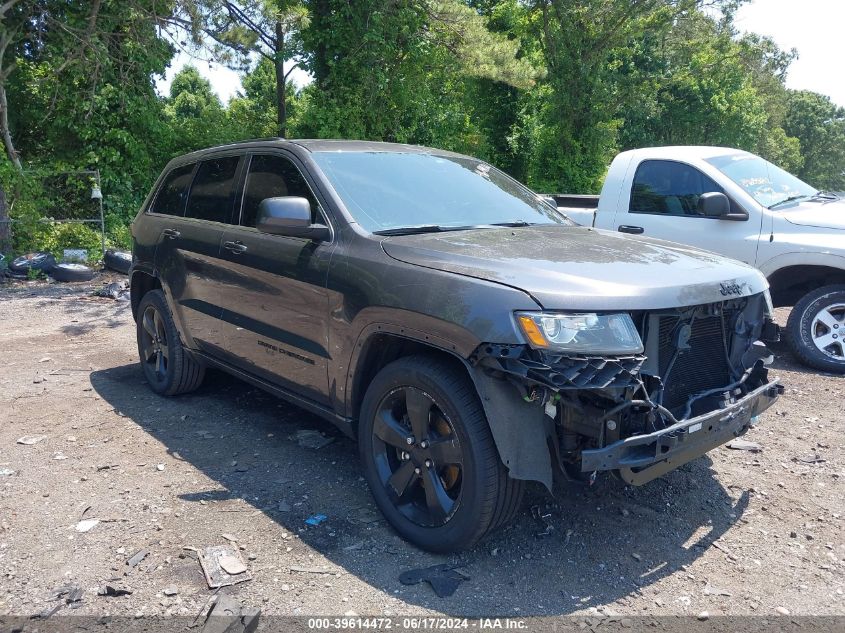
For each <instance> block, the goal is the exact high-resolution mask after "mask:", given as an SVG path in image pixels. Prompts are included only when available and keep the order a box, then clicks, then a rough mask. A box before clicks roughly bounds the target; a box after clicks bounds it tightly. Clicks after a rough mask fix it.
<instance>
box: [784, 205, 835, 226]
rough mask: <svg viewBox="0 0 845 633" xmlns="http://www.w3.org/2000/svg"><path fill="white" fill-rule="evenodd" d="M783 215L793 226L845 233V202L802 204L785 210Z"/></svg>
mask: <svg viewBox="0 0 845 633" xmlns="http://www.w3.org/2000/svg"><path fill="white" fill-rule="evenodd" d="M781 215H782V216H783V219H784V220H786V221H787V222H789V223H791V224H798V225H800V226H814V227H816V228H820V229H835V230H839V231H845V200H841V199H840V200H836V201H834V202H802V203H800V204H798V205H796V206H794V207H787V208H784V209H783V210H782V211H781Z"/></svg>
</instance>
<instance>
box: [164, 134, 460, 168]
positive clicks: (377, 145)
mask: <svg viewBox="0 0 845 633" xmlns="http://www.w3.org/2000/svg"><path fill="white" fill-rule="evenodd" d="M290 145H297V146H299V147H301V148H303V149H305V150H307V151H309V152H395V153H401V154H433V155H436V156H461V154H456V153H454V152H450V151H447V150H442V149H436V148H433V147H423V146H421V145H406V144H404V143H384V142H381V141H356V140H341V139H284V138H262V139H252V140H246V141H238V142H237V143H227V144H226V145H217V146H215V147H209V148H206V149H201V150H197V151H195V152H191V153H190V154H185V155H184V156H180V157H179V161H180V162H181V161H182V160H183V159H194V160H196V159H199V158H201V157H202V156H204V155H205V154H208V153H211V152H216V151H219V150H225V149H234V150H237V149H250V148H252V149H254V148H261V147H285V146H290Z"/></svg>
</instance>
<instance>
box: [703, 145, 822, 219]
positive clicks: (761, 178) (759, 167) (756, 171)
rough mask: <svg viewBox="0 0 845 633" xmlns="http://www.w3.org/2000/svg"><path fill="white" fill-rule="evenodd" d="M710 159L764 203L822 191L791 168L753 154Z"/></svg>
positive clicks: (771, 203) (770, 204)
mask: <svg viewBox="0 0 845 633" xmlns="http://www.w3.org/2000/svg"><path fill="white" fill-rule="evenodd" d="M707 162H708V163H710V164H711V165H713V166H714V167H715V168H716V169H718V170H719V171H721V172H722V173H723V174H725V176H727V177H728V178H730V179H731V180H733V181H734V182H735V183H736V184H738V185H739V186H740V187H742V188H743V189H745V191H747V192H748V193H749V194H751V196H752V197H753V198H754V199H755V200H756V201H757V202H759V203H760V204H762V205H763V206H764V207H772V206H775V205H777V204H780V203H781V202H786V201H787V200H798V199H800V198H812V197H813V196H815V195H816V194H817V193H818V191H817V190H816V189H815V188H814V187H811V186H810V185H808V184H807V183H806V182H804V181H803V180H800V179H799V178H796V177H795V176H793V175H792V174H790V173H789V172H788V171H784V170H783V169H781V168H780V167H778V166H777V165H773V164H772V163H770V162H769V161H767V160H764V159H762V158H760V157H759V156H754V155H753V154H730V155H727V156H717V157H715V158H708V159H707Z"/></svg>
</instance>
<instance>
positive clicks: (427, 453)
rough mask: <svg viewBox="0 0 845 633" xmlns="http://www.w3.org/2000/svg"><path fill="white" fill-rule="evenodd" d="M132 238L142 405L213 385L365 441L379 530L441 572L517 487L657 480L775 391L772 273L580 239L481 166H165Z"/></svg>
mask: <svg viewBox="0 0 845 633" xmlns="http://www.w3.org/2000/svg"><path fill="white" fill-rule="evenodd" d="M132 236H133V263H132V269H131V298H132V302H131V305H132V312H133V315H134V317H135V320H136V325H137V328H136V329H137V343H138V353H139V356H140V361H141V367H142V368H143V372H144V376H145V378H146V380H147V383H148V384H149V386H150V388H151V389H152V390H153V391H154V392H156V393H158V394H161V395H164V396H174V395H177V394H180V393H186V392H189V391H191V390H193V389H196V388H197V387H199V385H200V384H201V382H202V380H203V374H204V372H205V369H206V368H207V367H214V368H218V369H222V370H224V371H226V372H229V373H230V374H232V375H234V376H238V377H240V378H242V379H243V380H246V381H248V382H250V383H252V384H254V385H257V386H258V387H261V388H262V389H265V390H267V391H269V392H271V393H274V394H276V395H278V396H280V397H282V398H285V399H287V400H289V401H291V402H293V403H295V404H297V405H299V406H300V407H303V408H305V409H307V410H309V411H312V412H313V413H316V414H317V415H320V416H323V417H325V418H326V419H328V420H330V421H331V422H333V423H334V424H336V425H337V426H338V428H340V429H341V430H342V431H343V432H344V433H346V434H348V435H349V436H350V437H352V438H357V439H358V450H359V456H360V459H361V463H362V472H363V475H364V477H365V478H366V480H367V482H368V484H369V486H370V489H371V491H372V493H373V497H374V499H375V502H376V504H377V505H378V507H379V508H380V510H381V511H382V512H383V513H384V515H385V517H386V518H387V520H388V521H389V523H390V524H391V525H392V526H393V527H394V528H395V529H396V530H397V531H398V532H399V533H400V534H401V535H402V536H404V537H405V538H407V539H409V540H410V541H412V542H414V543H415V544H417V545H419V546H420V547H423V548H426V549H429V550H432V551H439V552H449V551H455V550H459V549H463V548H467V547H470V546H471V545H473V544H474V543H475V542H476V541H478V540H479V539H480V538H481V537H483V536H484V535H485V534H486V533H487V532H489V531H490V530H493V529H495V528H497V527H499V526H501V525H504V524H505V523H507V522H508V520H509V519H510V518H511V517H512V516H513V515H514V513H515V512H516V511H517V510H518V509H519V506H520V500H521V498H522V492H523V488H524V484H525V482H526V481H538V482H542V484H544V485H545V486H546V487H547V488H548V489H549V490H552V489H553V487H554V486H555V485H556V483H557V484H559V483H560V482H562V481H563V480H565V479H566V478H575V479H581V478H584V479H588V480H589V479H591V478H593V477H595V476H596V475H597V473H599V472H605V471H610V472H616V473H618V474H619V475H620V476H621V477H622V478H623V479H624V480H625V481H627V482H628V483H630V484H633V485H640V484H644V483H646V482H648V481H651V480H652V479H654V478H656V477H659V476H661V475H663V474H665V473H667V472H669V471H670V470H673V469H675V468H677V467H679V466H680V465H682V464H684V463H686V462H688V461H689V460H691V459H693V458H695V457H698V456H700V455H702V454H703V453H705V452H706V451H708V450H711V449H712V448H715V447H716V446H719V445H720V444H723V443H724V442H726V441H728V440H730V439H732V438H734V437H736V436H738V435H741V434H743V433H744V432H745V431H747V430H748V429H749V428H750V426H751V425H752V424H754V422H755V420H756V419H757V416H759V415H760V414H761V413H762V412H763V411H765V410H766V409H767V408H768V407H769V406H771V405H772V403H773V402H774V401H775V399H776V398H777V396H778V393H779V391H780V385H778V384H777V382H776V381H775V380H770V379H769V378H768V372H767V364H768V363H769V362H770V360H771V354H770V353H769V352H768V351H767V349H766V346H765V344H764V341H765V340H769V339H771V338H772V337H773V335H774V334H775V333H776V331H777V329H776V328H775V327H774V326H773V323H772V322H771V305H770V303H771V302H770V300H769V294H768V291H767V284H766V280H765V279H764V278H763V276H762V275H761V274H760V272H759V271H757V270H755V269H754V268H753V267H751V266H747V265H745V264H742V263H740V262H735V261H732V260H728V259H724V258H721V257H718V256H716V255H712V254H709V253H702V252H700V251H697V250H695V249H692V248H689V247H682V246H677V245H671V244H665V243H663V242H657V241H655V240H650V239H648V238H631V237H629V236H626V235H622V234H620V233H616V232H606V231H598V230H595V229H592V228H583V227H579V226H576V225H575V224H574V223H573V222H571V221H570V220H568V219H566V218H565V217H564V216H563V215H561V214H560V213H559V212H558V211H557V209H555V207H554V206H553V205H550V204H548V203H547V202H546V201H544V200H543V199H542V198H541V197H540V196H538V195H537V194H535V193H534V192H532V191H529V190H528V189H527V188H525V187H524V186H523V185H521V184H519V183H518V182H516V181H514V180H513V179H511V178H509V177H508V176H507V175H505V174H503V173H502V172H500V171H498V170H497V169H495V168H494V167H492V166H490V165H488V164H486V163H484V162H483V161H480V160H478V159H475V158H470V157H468V156H461V155H459V154H453V153H451V152H445V151H440V150H434V149H429V148H424V147H414V146H408V145H393V144H388V143H369V142H357V141H316V140H310V141H308V140H303V141H285V140H266V141H253V142H244V143H238V144H234V145H226V146H223V147H216V148H211V149H208V150H203V151H200V152H195V153H193V154H188V155H186V156H182V157H179V158H176V159H174V160H173V161H171V163H170V164H169V165H168V166H167V167H166V168H165V170H164V172H163V173H162V175H161V177H160V178H159V180H158V182H157V183H156V184H155V186H154V187H153V189H152V191H151V192H150V195H149V196H148V198H147V200H146V202H145V203H144V205H143V206H142V208H141V210H140V212H139V213H138V216H137V217H136V218H135V221H134V222H133V224H132ZM222 459H225V456H223V455H221V460H222Z"/></svg>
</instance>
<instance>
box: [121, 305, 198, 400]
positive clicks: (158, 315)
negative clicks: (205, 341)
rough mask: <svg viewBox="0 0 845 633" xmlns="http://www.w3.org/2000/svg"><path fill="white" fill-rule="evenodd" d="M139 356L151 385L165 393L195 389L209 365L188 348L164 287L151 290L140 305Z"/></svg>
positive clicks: (157, 390)
mask: <svg viewBox="0 0 845 633" xmlns="http://www.w3.org/2000/svg"><path fill="white" fill-rule="evenodd" d="M137 335H138V355H139V356H140V358H141V367H143V369H144V376H145V377H146V379H147V382H148V383H149V385H150V388H151V389H152V390H153V391H155V392H156V393H157V394H160V395H163V396H175V395H177V394H180V393H187V392H189V391H193V390H194V389H196V388H197V387H199V386H200V384H201V383H202V379H203V377H204V376H205V367H204V366H203V365H202V364H201V363H200V362H199V361H198V360H197V359H196V358H195V357H194V355H193V354H191V352H190V351H189V350H186V349H185V348H184V346H183V345H182V342H181V341H180V339H179V332H178V331H177V330H176V325H175V324H174V323H173V317H172V316H171V315H170V310H169V309H168V307H167V301H166V300H165V298H164V293H163V292H162V291H161V290H151V291H150V292H148V293H147V294H145V295H144V296H143V297H142V299H141V302H140V304H139V305H138V323H137Z"/></svg>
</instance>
